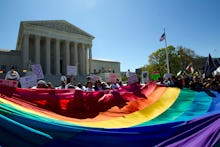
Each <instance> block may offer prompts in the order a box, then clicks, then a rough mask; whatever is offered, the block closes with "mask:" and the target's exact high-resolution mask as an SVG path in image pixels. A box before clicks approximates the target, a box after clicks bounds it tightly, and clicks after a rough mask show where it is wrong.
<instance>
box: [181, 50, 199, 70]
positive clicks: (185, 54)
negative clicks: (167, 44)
mask: <svg viewBox="0 0 220 147" xmlns="http://www.w3.org/2000/svg"><path fill="white" fill-rule="evenodd" d="M177 54H178V56H179V58H180V64H181V67H182V69H181V70H182V71H184V70H185V69H186V67H187V65H188V64H189V63H190V62H193V60H194V59H195V58H198V56H197V55H196V54H195V52H194V51H193V50H191V49H189V48H185V47H182V46H178V47H177Z"/></svg>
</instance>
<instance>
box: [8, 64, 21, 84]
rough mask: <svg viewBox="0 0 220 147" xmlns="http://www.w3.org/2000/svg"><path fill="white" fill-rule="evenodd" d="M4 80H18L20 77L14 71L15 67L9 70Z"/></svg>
mask: <svg viewBox="0 0 220 147" xmlns="http://www.w3.org/2000/svg"><path fill="white" fill-rule="evenodd" d="M5 80H17V81H19V80H20V75H19V73H18V72H17V71H16V70H15V67H13V66H12V67H11V68H10V70H9V71H8V72H7V73H6V76H5Z"/></svg>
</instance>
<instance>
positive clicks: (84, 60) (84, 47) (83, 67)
mask: <svg viewBox="0 0 220 147" xmlns="http://www.w3.org/2000/svg"><path fill="white" fill-rule="evenodd" d="M81 58H82V63H81V65H82V66H81V71H82V74H83V75H85V74H86V46H85V44H82V57H81Z"/></svg>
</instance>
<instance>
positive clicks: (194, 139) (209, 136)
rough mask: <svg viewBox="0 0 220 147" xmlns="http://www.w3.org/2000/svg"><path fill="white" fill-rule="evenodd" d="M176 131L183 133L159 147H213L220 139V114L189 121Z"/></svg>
mask: <svg viewBox="0 0 220 147" xmlns="http://www.w3.org/2000/svg"><path fill="white" fill-rule="evenodd" d="M176 129H179V131H181V132H179V133H177V134H176V135H175V136H173V137H171V138H170V139H168V140H166V141H164V142H161V143H160V144H158V145H157V146H169V147H177V146H178V147H182V146H184V147H185V146H186V147H188V146H189V147H200V146H202V147H210V146H213V145H214V144H215V143H216V142H217V141H218V140H219V139H220V114H216V115H212V116H209V117H203V118H199V119H195V120H192V121H189V122H187V123H186V124H184V125H183V126H180V127H178V128H176Z"/></svg>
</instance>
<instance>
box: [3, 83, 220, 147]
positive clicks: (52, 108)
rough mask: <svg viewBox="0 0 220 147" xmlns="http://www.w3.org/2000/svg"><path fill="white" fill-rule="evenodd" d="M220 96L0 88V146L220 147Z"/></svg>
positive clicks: (157, 90) (167, 90)
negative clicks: (219, 146)
mask: <svg viewBox="0 0 220 147" xmlns="http://www.w3.org/2000/svg"><path fill="white" fill-rule="evenodd" d="M219 138H220V94H219V93H217V92H215V91H208V90H207V91H201V92H196V91H192V90H189V89H178V88H171V87H162V86H158V85H156V84H155V83H149V84H147V85H145V86H140V85H129V86H126V87H122V88H121V89H119V90H110V91H103V92H98V91H96V92H83V91H80V90H73V89H68V90H54V89H25V88H23V89H22V88H10V87H3V86H0V145H1V146H89V147H90V146H96V147H97V146H100V147H101V146H107V147H112V146H114V147H116V146H128V147H133V146H134V147H148V146H149V147H152V146H178V147H179V146H184V147H185V146H190V147H193V146H196V147H198V146H215V145H216V146H217V145H219V142H218V141H219Z"/></svg>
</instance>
